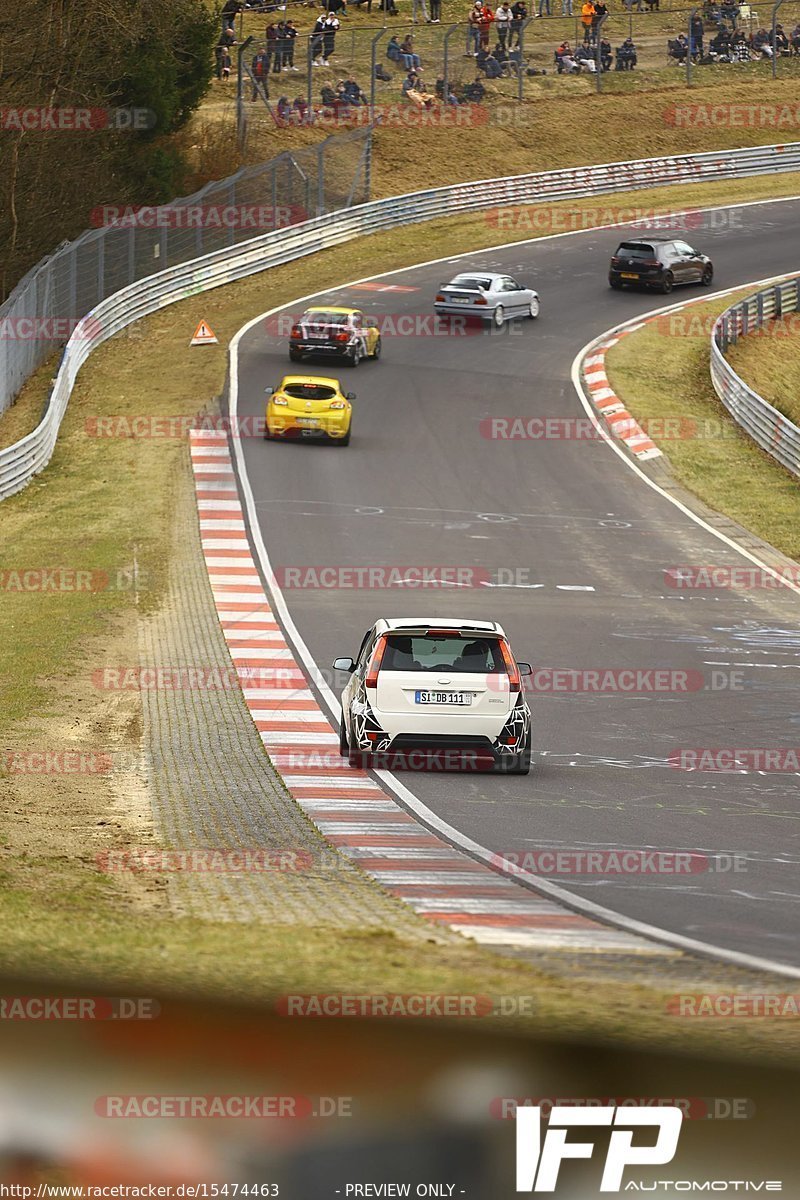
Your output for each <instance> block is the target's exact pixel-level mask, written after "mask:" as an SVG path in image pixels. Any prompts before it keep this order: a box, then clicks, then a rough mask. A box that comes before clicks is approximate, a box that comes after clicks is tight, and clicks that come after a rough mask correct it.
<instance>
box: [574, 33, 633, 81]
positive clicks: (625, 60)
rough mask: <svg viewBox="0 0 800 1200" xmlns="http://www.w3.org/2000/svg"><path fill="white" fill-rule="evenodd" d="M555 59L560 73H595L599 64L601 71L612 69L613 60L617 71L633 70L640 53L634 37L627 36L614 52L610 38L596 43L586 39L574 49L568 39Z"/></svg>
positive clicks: (602, 38)
mask: <svg viewBox="0 0 800 1200" xmlns="http://www.w3.org/2000/svg"><path fill="white" fill-rule="evenodd" d="M554 61H555V65H556V71H557V72H558V74H559V75H565V74H566V75H578V74H580V73H581V72H585V73H586V74H588V75H595V74H596V73H597V68H598V65H599V67H600V70H601V71H610V70H611V65H612V62H613V64H614V70H615V71H632V70H633V68H634V67H635V66H636V63H637V62H638V55H637V51H636V46H635V44H634V41H633V38H630V37H627V38H625V41H624V42H623V43H622V44H621V45H620V46H617V49H616V52H614V51H613V50H612V48H611V43H610V42H609V40H608V38H605V37H601V38H600V41H599V42H595V43H591V42H590V41H588V40H587V41H584V42H583V44H582V45H580V46H576V47H575V49H574V50H573V49H572V47H571V46H570V44H569V42H568V41H563V42H562V43H561V45H560V46H558V47H557V49H556V51H555V55H554Z"/></svg>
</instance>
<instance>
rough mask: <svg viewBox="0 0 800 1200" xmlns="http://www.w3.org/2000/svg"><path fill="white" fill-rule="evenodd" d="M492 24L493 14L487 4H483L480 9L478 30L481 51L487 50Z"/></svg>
mask: <svg viewBox="0 0 800 1200" xmlns="http://www.w3.org/2000/svg"><path fill="white" fill-rule="evenodd" d="M493 24H494V13H493V12H492V10H491V8H490V7H489V5H488V4H486V3H485V4H484V5H483V6H482V8H481V18H480V23H479V26H478V28H479V30H480V48H481V50H488V49H489V31H490V30H491V28H492V25H493Z"/></svg>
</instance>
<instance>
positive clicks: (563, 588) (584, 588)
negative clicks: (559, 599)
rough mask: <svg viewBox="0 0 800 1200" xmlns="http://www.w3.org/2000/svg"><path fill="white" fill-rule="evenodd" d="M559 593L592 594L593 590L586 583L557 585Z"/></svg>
mask: <svg viewBox="0 0 800 1200" xmlns="http://www.w3.org/2000/svg"><path fill="white" fill-rule="evenodd" d="M556 588H557V589H558V591H559V592H593V591H594V588H593V587H590V586H589V584H586V583H557V584H556Z"/></svg>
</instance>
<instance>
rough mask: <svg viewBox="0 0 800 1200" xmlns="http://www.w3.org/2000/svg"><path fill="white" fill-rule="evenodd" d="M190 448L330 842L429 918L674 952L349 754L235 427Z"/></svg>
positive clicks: (248, 641)
mask: <svg viewBox="0 0 800 1200" xmlns="http://www.w3.org/2000/svg"><path fill="white" fill-rule="evenodd" d="M190 449H191V457H192V468H193V470H194V479H195V489H196V493H197V507H198V515H199V520H200V539H201V543H202V549H203V555H204V557H205V562H206V567H207V570H208V576H209V580H210V582H211V590H212V593H213V596H214V603H215V605H216V609H217V615H218V617H219V620H220V624H221V625H222V629H223V632H224V634H225V638H226V641H227V643H228V649H229V650H230V655H231V659H232V660H233V663H234V667H235V669H236V672H237V674H238V677H239V681H240V684H241V687H242V692H243V694H244V697H245V701H246V703H247V707H248V709H249V710H250V715H251V716H252V718H253V721H254V722H255V725H256V728H257V729H258V732H259V734H260V736H261V740H262V742H263V743H264V746H265V748H266V750H267V753H268V754H269V756H270V758H271V760H272V762H273V763H274V765H275V768H276V769H277V770H278V771H279V772H280V774H281V775H282V777H283V779H284V782H285V784H286V787H287V788H288V790H289V792H290V794H291V795H292V796H293V797H294V799H295V800H296V801H297V803H298V804H299V805H300V807H301V808H302V809H303V810H304V812H305V813H306V815H307V816H308V817H309V818H310V819H311V820H312V821H313V822H314V824H315V825H316V826H317V828H318V829H319V830H320V832H321V833H322V834H323V835H324V837H325V838H326V839H327V840H328V842H330V843H331V844H332V845H333V846H335V847H336V848H337V850H339V851H340V852H341V853H342V854H346V855H347V856H348V857H350V858H351V859H353V860H355V861H356V862H357V863H358V865H359V866H360V867H361V868H362V869H363V870H364V871H366V873H367V874H368V875H370V876H371V877H372V878H373V879H375V880H376V881H377V882H378V883H380V884H381V885H382V886H383V887H384V888H385V889H386V890H387V891H389V892H391V893H393V894H394V895H395V896H398V897H399V898H400V899H402V900H404V901H405V902H406V903H407V904H409V905H410V906H411V907H412V908H413V909H414V910H415V911H416V912H417V913H419V914H420V915H421V916H422V917H424V918H425V919H426V920H429V921H432V922H441V923H443V924H445V925H448V926H449V927H450V928H451V929H455V930H458V931H459V932H460V933H462V934H465V935H466V936H467V937H470V938H473V939H474V940H475V941H478V942H483V943H487V944H491V945H510V946H515V947H519V948H521V949H522V948H534V949H540V950H545V949H558V950H564V949H568V950H573V951H575V952H581V953H589V952H591V953H597V952H606V953H636V954H654V955H665V954H667V955H674V954H675V951H674V950H672V949H671V948H670V947H667V946H663V945H660V944H658V943H656V942H651V941H650V940H649V939H646V938H644V937H639V936H637V935H635V934H632V933H627V932H625V931H621V930H616V929H613V928H611V927H609V926H607V925H602V924H600V923H599V922H598V921H595V920H592V919H591V918H589V917H586V916H582V915H580V914H578V913H575V912H572V911H570V910H569V909H568V908H566V907H564V906H562V905H560V904H557V903H555V902H554V901H552V900H549V899H547V898H546V897H544V896H539V895H537V894H536V893H535V892H532V891H530V890H529V889H528V888H525V887H522V886H521V885H520V884H519V883H517V882H515V881H514V879H513V878H510V877H508V876H506V875H502V874H500V873H498V872H496V871H493V870H492V869H491V867H489V866H486V865H484V864H483V863H480V862H477V861H476V860H475V859H473V858H471V857H470V856H469V855H468V854H465V853H464V852H463V851H461V850H457V849H455V848H454V847H453V846H451V845H449V843H447V842H446V841H444V840H443V839H442V838H440V837H438V836H437V835H436V834H435V833H433V832H431V831H430V830H429V829H427V828H426V827H425V826H424V825H422V824H420V822H419V821H417V820H415V818H413V817H412V816H411V815H410V814H409V813H408V812H407V811H406V810H405V809H404V808H402V807H401V806H400V805H399V804H398V803H397V802H396V801H395V800H394V799H393V797H392V796H390V795H389V794H388V793H387V792H386V791H384V790H383V788H381V787H380V786H379V784H378V783H376V782H375V780H374V779H372V777H371V776H370V775H369V774H368V773H367V772H366V771H357V770H353V769H352V768H351V767H349V766H348V765H347V762H346V760H345V759H343V758H342V757H341V756H340V754H339V736H338V732H337V731H336V730H334V728H333V726H332V725H331V723H330V721H329V719H328V718H327V717H326V715H325V713H324V711H323V710H322V709H321V708H320V706H319V704H318V703H317V701H316V699H315V696H314V693H313V692H312V690H311V689H310V688H309V686H308V681H307V680H306V677H305V675H304V674H303V671H302V670H301V668H300V666H299V665H298V662H297V660H296V658H295V655H294V652H293V650H292V649H291V647H290V646H289V644H288V642H287V641H286V639H285V637H284V635H283V632H282V630H281V628H280V625H279V624H278V621H277V620H276V618H275V614H274V612H273V610H272V607H271V605H270V602H269V599H268V597H267V594H266V592H265V590H264V586H263V584H262V582H261V577H260V575H259V573H258V570H257V569H256V565H255V561H254V560H253V557H252V555H251V552H250V546H249V542H248V538H247V529H246V526H245V520H244V513H243V511H242V507H241V504H240V502H239V496H238V492H237V485H236V477H235V475H234V471H233V465H232V462H231V457H230V452H229V448H228V441H227V435H226V434H225V433H218V432H216V431H212V430H195V431H193V432H192V433H191V435H190Z"/></svg>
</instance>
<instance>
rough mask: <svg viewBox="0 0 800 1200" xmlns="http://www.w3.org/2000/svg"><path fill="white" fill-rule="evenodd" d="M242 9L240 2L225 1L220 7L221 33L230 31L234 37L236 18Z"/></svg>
mask: <svg viewBox="0 0 800 1200" xmlns="http://www.w3.org/2000/svg"><path fill="white" fill-rule="evenodd" d="M243 8H244V4H243V2H242V0H225V3H224V4H223V6H222V32H223V33H225V32H226V30H228V29H229V30H230V31H231V33H232V34H233V35H234V37H235V36H236V28H235V26H236V18H237V16H238V15H239V13H240V12H241V11H242V9H243Z"/></svg>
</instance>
